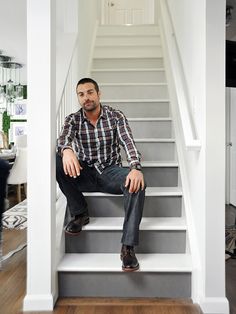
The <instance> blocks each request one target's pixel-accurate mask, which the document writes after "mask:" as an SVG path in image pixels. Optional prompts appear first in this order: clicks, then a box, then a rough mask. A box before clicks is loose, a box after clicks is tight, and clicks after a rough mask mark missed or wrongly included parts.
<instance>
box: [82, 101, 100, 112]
mask: <svg viewBox="0 0 236 314" xmlns="http://www.w3.org/2000/svg"><path fill="white" fill-rule="evenodd" d="M96 108H97V105H96V103H95V101H89V102H87V103H84V105H83V109H84V111H94V110H95V109H96Z"/></svg>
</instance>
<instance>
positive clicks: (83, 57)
mask: <svg viewBox="0 0 236 314" xmlns="http://www.w3.org/2000/svg"><path fill="white" fill-rule="evenodd" d="M78 1H79V47H78V49H79V50H78V66H79V73H78V75H79V77H78V80H79V79H80V78H82V77H84V76H87V75H88V74H89V71H90V68H89V66H90V62H91V57H92V55H91V54H92V50H93V44H94V40H95V38H94V35H95V34H94V31H95V28H96V25H97V22H98V16H99V13H100V12H99V10H100V6H99V4H98V3H97V1H94V0H86V1H84V0H78Z"/></svg>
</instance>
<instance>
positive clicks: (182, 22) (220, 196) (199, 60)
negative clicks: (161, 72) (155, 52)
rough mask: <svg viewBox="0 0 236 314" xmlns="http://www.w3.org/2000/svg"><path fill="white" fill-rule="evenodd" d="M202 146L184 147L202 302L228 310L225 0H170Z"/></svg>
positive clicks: (211, 309)
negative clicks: (194, 147) (198, 261)
mask: <svg viewBox="0 0 236 314" xmlns="http://www.w3.org/2000/svg"><path fill="white" fill-rule="evenodd" d="M167 2H168V5H169V9H170V12H171V16H172V21H173V26H174V29H175V35H176V38H177V43H178V47H179V53H180V56H181V59H182V64H183V69H184V73H185V77H186V81H187V86H188V92H189V95H188V96H189V109H190V114H191V115H192V118H193V120H194V121H195V125H196V130H197V134H198V137H199V139H200V141H201V144H202V148H201V151H200V152H188V151H186V149H185V147H184V146H183V147H182V151H183V156H184V164H185V167H186V173H187V181H188V188H189V193H190V200H191V209H192V214H193V218H194V224H195V229H196V233H197V241H198V249H199V252H200V264H201V265H200V269H199V275H200V277H199V279H200V281H199V288H198V291H196V293H197V294H198V298H199V300H198V301H199V303H200V304H201V306H202V309H203V310H204V313H228V303H227V300H226V299H225V261H224V213H225V208H224V206H225V205H224V203H225V94H224V93H225V87H224V86H225V83H224V75H225V74H224V46H225V35H224V34H225V1H222V0H199V1H189V0H179V1H178V5H177V4H176V1H175V0H167Z"/></svg>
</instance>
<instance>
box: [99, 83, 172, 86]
mask: <svg viewBox="0 0 236 314" xmlns="http://www.w3.org/2000/svg"><path fill="white" fill-rule="evenodd" d="M99 85H100V86H167V85H168V84H167V83H166V82H163V83H100V84H99Z"/></svg>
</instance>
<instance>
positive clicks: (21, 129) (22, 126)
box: [9, 121, 27, 143]
mask: <svg viewBox="0 0 236 314" xmlns="http://www.w3.org/2000/svg"><path fill="white" fill-rule="evenodd" d="M24 134H27V122H24V121H11V123H10V130H9V143H10V142H14V143H15V142H16V136H19V135H24Z"/></svg>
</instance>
